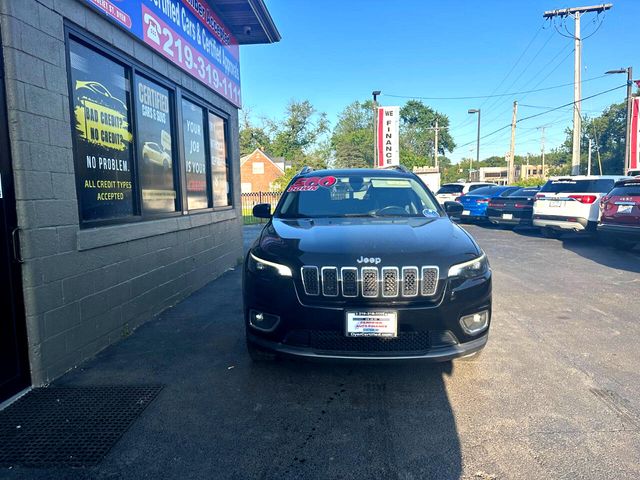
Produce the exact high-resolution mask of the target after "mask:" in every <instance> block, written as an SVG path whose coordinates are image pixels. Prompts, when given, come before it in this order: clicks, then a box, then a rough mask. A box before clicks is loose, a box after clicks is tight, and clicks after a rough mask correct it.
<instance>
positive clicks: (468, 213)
mask: <svg viewBox="0 0 640 480" xmlns="http://www.w3.org/2000/svg"><path fill="white" fill-rule="evenodd" d="M462 214H463V215H471V212H470V211H469V210H463V211H462Z"/></svg>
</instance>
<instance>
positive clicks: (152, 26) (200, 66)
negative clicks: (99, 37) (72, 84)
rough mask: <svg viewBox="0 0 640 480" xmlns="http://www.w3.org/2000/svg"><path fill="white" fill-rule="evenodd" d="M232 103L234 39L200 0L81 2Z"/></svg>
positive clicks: (238, 101) (235, 98)
mask: <svg viewBox="0 0 640 480" xmlns="http://www.w3.org/2000/svg"><path fill="white" fill-rule="evenodd" d="M85 1H86V2H87V3H88V4H90V5H92V6H93V7H95V8H96V9H98V10H100V11H101V12H102V13H103V14H105V15H106V16H107V17H109V19H110V20H112V21H113V22H115V23H117V24H118V25H119V26H120V27H121V28H123V29H125V30H127V31H128V32H130V33H132V34H133V35H135V36H136V37H138V38H139V39H141V40H142V41H143V42H144V43H146V44H147V45H149V46H150V47H151V48H153V49H154V50H155V51H156V52H158V53H159V54H161V55H162V56H164V57H165V58H166V59H167V60H169V61H170V62H172V63H174V64H175V65H177V66H178V67H180V68H181V69H183V70H185V71H186V72H188V73H189V74H191V75H193V76H194V77H196V78H197V79H198V80H200V81H201V82H203V83H204V84H205V85H207V86H208V87H209V88H211V89H213V90H215V91H216V92H218V93H219V94H220V95H222V96H223V97H224V98H226V99H227V100H229V101H230V102H231V103H232V104H234V105H235V106H237V107H239V108H240V107H241V106H242V95H241V90H240V54H239V48H238V42H237V40H236V39H235V38H234V36H233V35H232V34H231V32H230V31H229V29H228V28H227V27H225V26H224V24H223V23H222V21H221V20H220V18H219V17H218V16H217V15H216V14H215V13H214V12H213V11H212V10H211V8H210V7H209V6H208V5H207V4H206V3H205V2H204V0H126V1H122V0H85Z"/></svg>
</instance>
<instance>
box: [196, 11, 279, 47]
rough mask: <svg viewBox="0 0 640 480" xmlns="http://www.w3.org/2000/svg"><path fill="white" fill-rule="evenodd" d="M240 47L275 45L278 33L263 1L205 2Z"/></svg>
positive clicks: (277, 40)
mask: <svg viewBox="0 0 640 480" xmlns="http://www.w3.org/2000/svg"><path fill="white" fill-rule="evenodd" d="M206 2H207V3H208V4H209V6H210V7H211V8H212V9H213V10H214V11H215V12H216V13H217V14H218V15H219V16H220V19H221V20H222V22H223V23H224V24H225V25H226V26H227V28H229V30H231V33H232V34H233V35H234V36H235V37H236V39H237V40H238V43H239V44H240V45H254V44H260V43H275V42H279V41H280V39H281V36H280V32H278V28H277V27H276V24H275V23H274V21H273V18H271V14H270V13H269V10H268V9H267V6H266V5H265V3H264V1H263V0H206Z"/></svg>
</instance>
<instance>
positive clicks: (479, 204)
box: [456, 185, 519, 221]
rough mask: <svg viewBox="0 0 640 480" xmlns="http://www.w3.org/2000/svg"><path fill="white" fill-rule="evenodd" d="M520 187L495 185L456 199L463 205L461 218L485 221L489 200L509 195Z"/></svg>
mask: <svg viewBox="0 0 640 480" xmlns="http://www.w3.org/2000/svg"><path fill="white" fill-rule="evenodd" d="M518 188H519V187H508V186H501V185H495V186H493V185H492V186H491V187H483V188H478V189H477V190H474V191H473V192H471V193H467V194H466V195H462V196H460V197H458V198H457V199H456V201H458V202H460V203H461V204H462V206H463V210H462V216H461V217H460V218H461V220H466V221H485V220H487V206H488V205H489V200H491V199H492V198H496V197H507V196H509V194H511V193H513V192H515V191H516V190H518Z"/></svg>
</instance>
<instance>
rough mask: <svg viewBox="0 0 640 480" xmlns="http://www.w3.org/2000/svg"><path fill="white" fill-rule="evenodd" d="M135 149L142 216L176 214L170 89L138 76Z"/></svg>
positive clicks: (136, 85)
mask: <svg viewBox="0 0 640 480" xmlns="http://www.w3.org/2000/svg"><path fill="white" fill-rule="evenodd" d="M135 87H136V89H135V97H136V119H137V123H136V126H137V141H136V143H137V147H138V158H139V159H140V160H141V163H140V165H139V167H138V172H139V175H140V188H141V189H142V209H143V211H144V212H145V213H160V212H175V211H176V210H177V209H178V205H177V195H176V175H175V162H174V159H173V145H172V138H173V135H172V134H171V130H172V129H171V126H172V125H173V115H172V108H171V105H172V102H171V95H170V93H169V90H167V89H166V88H164V87H161V86H160V85H158V84H156V83H154V82H151V81H149V80H147V79H146V78H143V77H140V76H137V77H136V82H135Z"/></svg>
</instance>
